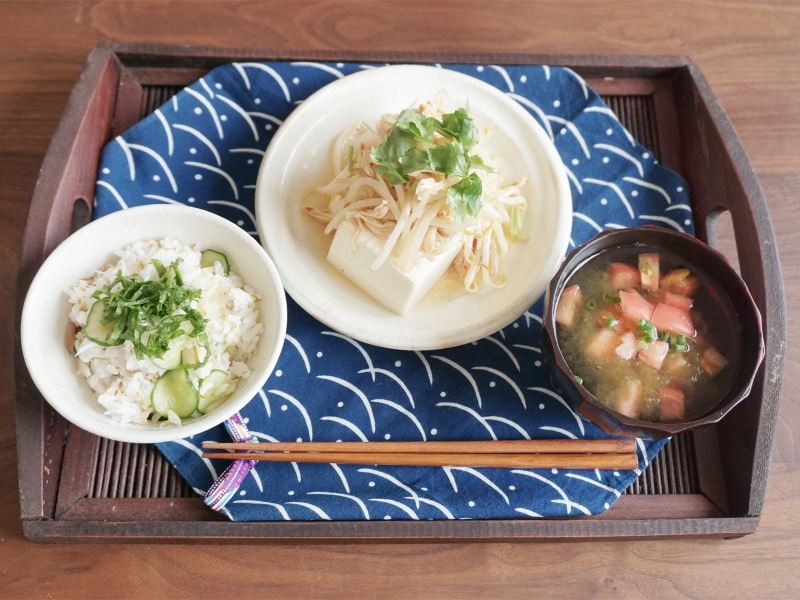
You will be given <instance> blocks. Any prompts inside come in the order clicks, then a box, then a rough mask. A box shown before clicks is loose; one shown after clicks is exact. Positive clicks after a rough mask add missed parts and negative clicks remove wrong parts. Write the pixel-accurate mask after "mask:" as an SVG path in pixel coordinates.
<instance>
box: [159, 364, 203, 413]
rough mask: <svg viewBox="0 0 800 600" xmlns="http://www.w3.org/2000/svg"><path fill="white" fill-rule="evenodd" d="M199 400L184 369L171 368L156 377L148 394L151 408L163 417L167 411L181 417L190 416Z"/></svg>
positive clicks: (187, 372)
mask: <svg viewBox="0 0 800 600" xmlns="http://www.w3.org/2000/svg"><path fill="white" fill-rule="evenodd" d="M199 401H200V396H199V394H198V393H197V390H196V389H195V387H194V385H193V384H192V381H191V379H189V371H188V370H186V369H173V370H172V371H167V372H166V373H164V374H163V375H162V376H161V377H159V378H158V380H157V381H156V383H155V385H154V386H153V391H152V393H151V394H150V404H151V405H152V406H153V410H154V411H155V412H156V413H158V414H159V415H161V416H163V417H166V416H167V415H168V414H169V411H172V412H174V413H175V414H176V415H178V416H179V417H180V418H182V419H183V418H186V417H190V416H192V414H193V413H194V412H195V411H196V410H197V405H198V403H199Z"/></svg>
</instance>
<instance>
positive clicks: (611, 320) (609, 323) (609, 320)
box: [605, 317, 619, 329]
mask: <svg viewBox="0 0 800 600" xmlns="http://www.w3.org/2000/svg"><path fill="white" fill-rule="evenodd" d="M617 323H619V321H617V320H616V319H615V318H614V317H608V318H607V319H606V324H605V327H606V329H613V328H614V325H616V324H617Z"/></svg>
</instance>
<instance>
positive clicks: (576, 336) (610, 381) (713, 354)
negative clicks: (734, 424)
mask: <svg viewBox="0 0 800 600" xmlns="http://www.w3.org/2000/svg"><path fill="white" fill-rule="evenodd" d="M544 319H545V321H544V326H543V330H542V340H541V342H542V351H543V353H544V355H545V358H546V360H547V361H548V364H549V365H550V367H551V369H552V373H551V378H552V382H553V385H554V386H555V387H556V389H557V390H558V391H559V392H560V393H561V394H562V395H563V397H564V399H565V400H566V401H567V402H569V404H570V405H571V406H572V407H573V409H574V410H575V411H576V412H577V413H578V414H580V415H581V416H583V417H585V418H587V419H588V420H590V421H592V422H594V423H596V424H597V425H599V426H600V427H601V428H602V429H603V430H605V431H606V432H608V433H611V434H616V435H627V436H635V437H644V438H649V439H660V438H664V437H669V436H672V435H675V434H677V433H680V432H682V431H686V430H689V429H694V428H697V427H700V426H704V425H709V424H712V423H716V422H717V421H719V420H720V419H722V418H723V417H724V416H725V415H726V414H727V413H728V412H729V411H730V410H731V409H733V408H734V407H735V406H736V405H737V404H738V403H740V402H741V401H743V400H744V399H745V398H747V396H748V395H749V394H750V390H751V388H752V385H753V380H754V378H755V375H756V372H757V371H758V368H759V366H760V364H761V362H762V360H763V358H764V339H763V333H762V328H761V314H760V313H759V311H758V308H757V307H756V305H755V302H754V301H753V298H752V296H751V294H750V292H749V291H748V289H747V286H746V285H745V283H744V281H743V280H742V278H741V277H740V276H739V274H738V273H737V272H736V271H735V270H734V269H733V267H732V266H731V265H730V263H729V262H728V260H727V259H726V258H725V257H724V255H722V254H721V253H720V252H718V251H717V250H715V249H713V248H711V247H710V246H708V245H707V244H705V243H703V242H701V241H700V240H698V239H697V238H695V237H693V236H691V235H688V234H684V233H678V232H675V231H672V230H668V229H665V228H662V227H657V226H642V227H635V228H627V229H617V230H609V231H605V232H603V233H600V234H599V235H597V236H596V237H594V238H592V239H591V240H589V241H588V242H586V243H585V244H583V245H581V246H579V247H578V248H576V249H575V250H573V251H572V252H571V253H570V254H569V255H568V256H567V257H566V259H565V260H564V262H563V264H562V265H561V268H560V269H559V271H558V272H557V273H556V275H555V276H554V277H553V279H552V281H551V282H550V286H549V288H548V291H547V295H546V300H545V315H544Z"/></svg>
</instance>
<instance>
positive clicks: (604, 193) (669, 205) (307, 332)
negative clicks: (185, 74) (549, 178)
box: [94, 62, 694, 521]
mask: <svg viewBox="0 0 800 600" xmlns="http://www.w3.org/2000/svg"><path fill="white" fill-rule="evenodd" d="M374 66H377V65H364V64H351V63H308V62H303V63H290V62H268V63H234V64H228V65H223V66H221V67H218V68H216V69H214V70H212V71H211V72H209V73H208V74H206V75H205V76H204V77H203V78H201V79H200V80H199V81H197V82H195V83H194V84H192V85H191V86H189V87H187V88H185V89H184V90H182V91H180V92H179V93H178V94H176V95H175V96H174V97H173V98H172V99H171V100H169V101H167V102H166V103H165V104H164V105H163V106H161V107H160V108H158V109H157V110H156V111H155V112H154V113H153V114H151V115H149V116H147V117H146V118H145V119H143V120H142V121H141V122H139V123H138V124H136V125H135V126H134V127H132V128H131V129H130V130H128V131H126V132H125V133H123V134H122V135H120V136H119V137H117V138H115V139H114V140H112V141H110V142H109V143H108V145H107V146H106V147H105V149H104V152H103V154H102V156H101V160H100V167H99V174H98V182H97V192H96V199H95V213H94V214H95V217H100V216H102V215H105V214H108V213H110V212H113V211H116V210H120V209H124V208H126V207H130V206H135V205H140V204H149V203H158V202H166V203H185V204H189V205H192V206H196V207H200V208H204V209H207V210H210V211H213V212H215V213H218V214H220V215H223V216H225V217H227V218H229V219H230V220H232V221H234V222H236V223H238V224H239V225H240V226H241V227H242V228H244V229H245V230H246V231H248V232H250V233H251V234H252V235H254V236H257V232H256V224H255V217H254V214H255V213H254V205H253V203H254V186H255V182H256V177H257V173H258V168H259V164H260V160H261V157H262V156H263V154H264V150H265V148H266V147H267V144H268V143H269V141H270V139H271V137H272V135H273V134H274V132H275V131H276V129H277V128H278V127H279V126H280V124H281V123H282V122H283V120H284V119H285V118H286V117H287V116H288V115H289V113H290V112H291V111H292V110H293V109H294V107H295V106H296V105H297V104H298V103H300V102H302V101H303V99H304V98H306V97H307V96H308V95H309V94H311V93H312V92H314V91H316V90H317V89H319V88H320V87H322V86H324V85H325V84H327V83H329V82H332V81H334V80H335V79H337V78H340V77H343V76H345V75H347V74H349V73H353V72H356V71H359V70H361V69H365V68H372V67H374ZM442 68H447V69H454V70H457V71H460V72H463V73H466V74H469V75H472V76H474V77H477V78H479V79H481V80H483V81H486V82H488V83H490V84H492V85H494V86H496V87H498V88H499V89H500V90H502V91H503V92H505V93H506V94H508V95H509V96H510V97H512V98H514V99H515V100H516V101H518V102H519V103H520V104H521V105H522V106H524V107H525V108H526V109H527V110H528V111H529V112H530V114H532V115H533V116H534V117H535V118H536V119H537V120H538V121H539V123H540V124H541V125H542V126H543V127H544V128H545V130H546V131H547V133H548V134H549V135H550V137H551V138H552V139H553V141H554V142H555V145H556V147H557V149H558V152H559V154H560V155H561V157H562V160H563V162H564V164H565V165H566V167H567V169H568V172H569V180H570V185H571V190H572V194H573V199H574V218H573V226H572V234H571V239H570V244H571V246H575V245H578V244H580V243H582V242H584V241H586V240H588V239H589V238H591V237H592V236H594V235H595V234H596V233H597V232H599V231H601V230H603V229H607V228H619V227H628V226H634V225H642V224H647V223H651V224H652V223H657V224H661V225H664V226H667V227H671V228H674V229H677V230H683V231H688V232H689V233H693V232H694V230H693V223H692V218H691V210H690V205H689V195H688V190H687V186H686V184H685V182H684V181H683V180H682V179H681V178H680V177H679V176H678V175H676V174H675V173H673V172H671V171H669V170H668V169H665V168H664V167H662V166H660V165H659V164H658V163H657V162H656V160H655V158H654V156H653V155H652V153H651V152H650V151H648V150H647V149H646V148H644V147H642V146H641V145H640V144H639V143H638V142H637V141H636V140H634V139H633V138H632V136H631V135H630V134H629V132H627V131H626V130H625V129H624V128H623V127H622V125H621V124H620V123H619V121H618V120H617V118H616V116H615V115H614V114H613V113H612V112H611V110H610V109H609V108H608V107H607V106H606V105H605V103H604V102H603V101H602V100H601V99H600V98H599V97H598V96H597V94H596V93H595V92H594V91H593V90H592V89H590V88H589V86H588V85H587V84H586V82H584V81H583V80H582V79H581V78H580V77H578V76H577V75H576V74H575V73H574V72H572V71H570V70H568V69H564V68H557V67H548V66H530V65H529V66H496V65H495V66H490V65H486V66H476V65H443V66H442ZM542 310H543V300H541V299H540V300H539V301H538V302H536V303H535V304H534V305H533V306H532V307H531V308H530V310H529V311H527V312H526V313H525V314H524V315H521V316H520V317H519V319H517V320H516V321H515V322H514V323H513V324H512V325H510V326H508V327H506V328H504V329H503V330H501V331H498V332H496V333H494V334H492V335H490V336H488V337H486V338H484V339H481V340H479V341H476V342H474V343H471V344H466V345H463V346H460V347H456V348H450V349H447V350H437V351H425V352H412V351H396V350H388V349H384V348H378V347H373V346H367V345H364V344H361V343H358V342H356V341H354V340H352V339H349V338H347V337H345V336H342V335H341V334H338V333H336V332H334V331H331V330H329V329H328V328H327V327H325V326H324V325H322V324H321V323H319V322H318V321H316V320H315V319H314V318H312V317H311V316H309V315H308V314H307V313H306V312H305V311H303V310H302V309H301V308H299V307H298V306H297V305H296V304H294V303H293V302H292V301H291V300H289V323H288V335H287V340H286V344H285V346H284V349H283V352H282V354H281V356H280V359H279V361H278V364H277V367H276V370H275V372H274V374H273V375H272V376H271V377H270V379H269V380H268V381H267V383H266V385H265V386H264V388H263V390H262V391H261V392H260V393H259V394H258V395H257V396H256V397H255V398H253V400H252V401H251V402H250V404H249V405H248V406H247V407H246V409H245V410H243V411H242V412H241V413H240V416H241V419H242V420H243V422H244V423H246V426H247V429H248V430H249V434H250V435H252V436H254V437H255V438H257V439H262V440H280V441H295V440H298V441H309V440H313V441H330V440H361V439H369V440H376V441H384V440H391V441H396V440H454V439H520V438H573V437H587V438H596V437H608V436H607V435H606V434H604V433H603V432H602V431H600V430H599V429H598V428H597V427H595V426H594V425H592V424H591V423H589V422H587V421H585V420H583V419H581V418H580V417H578V416H576V415H575V414H574V413H573V412H572V411H571V410H570V409H569V408H568V407H567V405H566V403H565V402H564V401H563V399H562V398H561V397H560V396H559V394H558V393H556V392H555V391H554V390H553V389H552V387H551V384H550V381H549V370H548V367H547V365H546V364H544V361H543V359H542V355H541V352H540V350H539V347H538V345H539V334H540V326H541V314H542ZM229 428H230V427H228V428H226V427H224V426H219V427H217V428H215V429H214V430H212V431H209V432H207V433H205V434H203V435H198V436H195V437H194V438H191V439H186V440H182V441H179V442H174V443H166V444H160V445H159V449H160V450H161V452H163V454H164V455H165V456H166V457H167V458H168V459H169V460H170V461H171V462H172V463H173V464H174V465H175V467H176V468H177V469H178V471H179V472H180V473H181V475H182V476H183V477H185V478H186V480H187V481H188V482H189V483H190V484H191V486H192V487H193V488H194V489H195V490H196V491H197V492H198V493H199V494H203V493H205V492H206V490H208V489H209V488H210V487H211V486H212V484H214V483H215V482H216V481H218V480H219V478H220V474H221V472H222V470H223V469H224V468H225V467H226V466H227V464H226V463H224V462H211V461H208V460H205V459H202V458H201V457H200V453H201V451H200V444H201V442H203V441H204V440H216V441H225V440H229V439H230V437H231V434H230V432H229ZM664 443H665V442H664V441H663V440H661V441H649V440H639V441H638V448H639V450H638V452H639V456H640V461H639V469H638V470H635V471H611V470H594V471H564V470H547V469H537V470H526V469H485V468H483V469H472V468H433V467H383V466H357V465H328V464H321V465H314V464H309V465H298V464H285V463H284V464H268V463H258V464H257V465H255V466H253V467H252V468H250V466H251V465H247V468H245V469H242V470H241V475H242V477H243V481H241V484H238V482H237V485H236V486H234V487H233V488H232V489H230V490H229V491H228V495H227V497H226V498H225V503H224V506H222V507H221V508H220V510H221V511H222V512H223V513H224V514H226V515H227V516H228V517H229V518H230V519H233V520H237V521H247V520H319V519H334V520H364V519H474V518H483V519H498V518H528V517H533V518H536V517H571V516H582V515H588V514H598V513H601V512H603V511H604V510H606V509H607V508H608V507H609V506H611V505H612V504H613V503H614V501H615V500H616V499H617V498H618V497H619V496H620V495H621V494H622V492H623V491H624V490H625V489H626V488H627V487H628V486H629V485H630V484H631V483H632V482H633V481H634V479H635V478H636V477H637V476H638V475H639V474H640V473H641V470H642V469H644V468H645V467H646V465H647V464H648V463H649V461H651V460H652V458H653V457H654V456H655V455H656V453H657V452H658V451H659V450H660V449H661V447H662V446H663V444H664Z"/></svg>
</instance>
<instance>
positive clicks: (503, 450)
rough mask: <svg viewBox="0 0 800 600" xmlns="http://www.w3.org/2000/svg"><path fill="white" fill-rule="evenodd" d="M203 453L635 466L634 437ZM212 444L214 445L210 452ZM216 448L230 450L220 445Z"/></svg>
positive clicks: (263, 446) (282, 446)
mask: <svg viewBox="0 0 800 600" xmlns="http://www.w3.org/2000/svg"><path fill="white" fill-rule="evenodd" d="M203 448H204V449H206V450H212V451H211V452H204V453H203V457H204V458H210V459H224V460H255V461H269V462H295V463H340V464H356V465H365V464H380V465H395V466H431V467H432V466H451V467H496V468H528V469H619V470H630V469H635V468H636V467H637V466H638V464H639V459H638V457H637V455H636V444H635V440H632V439H631V440H499V441H464V442H265V443H260V442H259V443H247V442H245V443H235V442H234V443H221V442H204V443H203ZM213 450H217V451H216V452H215V451H213ZM218 450H232V451H222V452H219V451H218Z"/></svg>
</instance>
